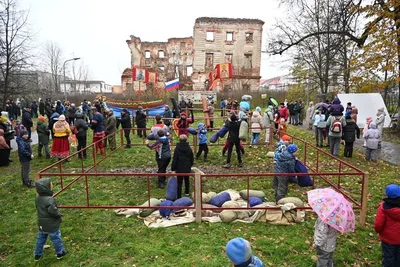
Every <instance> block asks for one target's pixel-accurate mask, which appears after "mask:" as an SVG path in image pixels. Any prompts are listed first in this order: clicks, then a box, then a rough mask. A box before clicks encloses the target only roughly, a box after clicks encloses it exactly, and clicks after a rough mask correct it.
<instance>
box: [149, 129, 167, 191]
mask: <svg viewBox="0 0 400 267" xmlns="http://www.w3.org/2000/svg"><path fill="white" fill-rule="evenodd" d="M157 134H158V139H157V141H156V142H155V143H154V144H152V145H150V141H149V140H146V145H147V147H148V148H150V149H153V150H154V151H155V152H156V161H157V165H158V171H157V173H166V172H167V167H168V164H169V162H170V161H171V147H170V144H169V143H170V138H169V137H168V136H166V135H165V131H164V130H159V131H158V133H157ZM165 178H166V177H165V176H158V187H159V188H161V189H162V188H164V186H165Z"/></svg>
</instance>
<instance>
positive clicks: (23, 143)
mask: <svg viewBox="0 0 400 267" xmlns="http://www.w3.org/2000/svg"><path fill="white" fill-rule="evenodd" d="M28 138H29V133H28V131H25V130H22V131H21V132H20V136H18V137H17V144H18V156H19V161H20V162H21V179H22V184H23V185H25V186H27V187H35V183H34V182H33V181H32V180H31V179H30V178H29V172H30V170H31V160H32V159H33V154H32V148H31V144H30V142H29V139H28Z"/></svg>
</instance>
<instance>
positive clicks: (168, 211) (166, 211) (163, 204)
mask: <svg viewBox="0 0 400 267" xmlns="http://www.w3.org/2000/svg"><path fill="white" fill-rule="evenodd" d="M172 204H173V202H172V201H171V200H164V201H163V202H161V204H160V207H171V206H172ZM171 213H172V208H171V209H160V215H161V216H163V217H165V218H168V217H169V215H171Z"/></svg>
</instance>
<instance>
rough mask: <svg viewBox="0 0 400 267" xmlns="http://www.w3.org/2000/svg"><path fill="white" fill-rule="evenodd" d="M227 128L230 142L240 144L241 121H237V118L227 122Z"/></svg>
mask: <svg viewBox="0 0 400 267" xmlns="http://www.w3.org/2000/svg"><path fill="white" fill-rule="evenodd" d="M225 127H226V128H228V132H229V133H228V140H229V141H230V142H233V143H236V142H239V141H240V140H239V129H240V121H238V120H237V118H236V116H235V119H234V120H232V119H231V120H227V121H226V122H225Z"/></svg>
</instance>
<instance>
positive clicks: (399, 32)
mask: <svg viewBox="0 0 400 267" xmlns="http://www.w3.org/2000/svg"><path fill="white" fill-rule="evenodd" d="M395 26H396V37H397V90H398V97H397V107H399V106H400V11H399V9H397V14H396V16H395Z"/></svg>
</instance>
